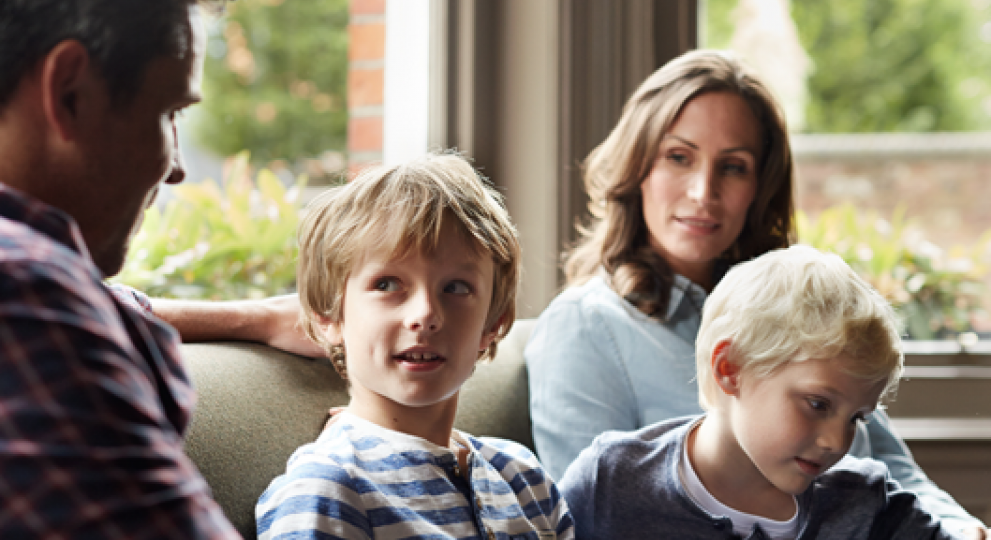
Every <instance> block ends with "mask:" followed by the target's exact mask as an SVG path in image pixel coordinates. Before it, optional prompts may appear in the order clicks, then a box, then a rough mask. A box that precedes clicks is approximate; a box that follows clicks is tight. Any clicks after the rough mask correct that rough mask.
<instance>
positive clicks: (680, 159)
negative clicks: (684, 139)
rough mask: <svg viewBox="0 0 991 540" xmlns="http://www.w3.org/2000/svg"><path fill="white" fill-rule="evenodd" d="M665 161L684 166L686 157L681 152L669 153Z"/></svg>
mask: <svg viewBox="0 0 991 540" xmlns="http://www.w3.org/2000/svg"><path fill="white" fill-rule="evenodd" d="M667 159H668V161H670V162H672V163H675V164H677V165H685V164H687V163H688V156H687V155H685V154H683V153H681V152H671V153H669V154H668V155H667Z"/></svg>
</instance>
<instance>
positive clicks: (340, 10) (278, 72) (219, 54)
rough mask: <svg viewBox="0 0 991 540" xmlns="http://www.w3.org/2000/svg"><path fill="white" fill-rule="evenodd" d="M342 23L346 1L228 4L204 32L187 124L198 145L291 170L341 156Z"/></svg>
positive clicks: (344, 119)
mask: <svg viewBox="0 0 991 540" xmlns="http://www.w3.org/2000/svg"><path fill="white" fill-rule="evenodd" d="M348 20H349V12H348V1H347V0H300V1H289V2H287V1H285V0H238V1H237V2H231V3H229V4H228V5H227V13H226V14H225V15H224V17H222V18H221V19H219V20H218V21H216V23H215V24H213V25H211V26H210V27H209V28H210V41H209V46H208V49H207V53H208V54H207V58H206V69H205V70H204V78H203V94H204V96H205V99H204V100H203V104H202V105H200V106H199V107H197V108H196V109H197V110H196V111H195V113H193V114H192V117H191V119H192V121H193V127H194V134H195V138H196V140H197V142H198V143H199V144H200V145H202V146H203V147H204V148H208V149H210V150H211V151H213V152H214V153H216V154H218V155H221V156H227V155H232V154H233V153H235V152H238V151H240V150H242V149H246V150H249V151H250V152H251V157H252V159H253V160H254V162H255V163H256V164H261V163H269V162H271V161H275V160H284V161H285V162H286V163H287V164H288V165H289V167H291V168H293V169H294V170H306V169H303V168H302V166H303V165H304V162H307V163H310V164H313V165H316V164H321V163H323V161H324V160H325V159H327V158H328V156H331V157H333V156H336V155H337V154H338V153H339V152H342V151H343V150H344V148H345V143H346V140H347V118H348V113H347V104H346V94H347V73H348V32H347V25H348ZM331 161H336V160H335V159H331ZM336 166H338V165H332V168H333V167H336ZM308 172H311V174H313V171H308ZM335 172H337V171H336V170H330V171H325V173H326V174H332V173H335Z"/></svg>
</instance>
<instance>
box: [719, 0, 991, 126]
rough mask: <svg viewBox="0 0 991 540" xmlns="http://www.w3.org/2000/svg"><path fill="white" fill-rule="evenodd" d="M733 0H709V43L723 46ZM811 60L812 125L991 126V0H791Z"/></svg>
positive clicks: (808, 121) (808, 118) (729, 33)
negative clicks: (990, 21)
mask: <svg viewBox="0 0 991 540" xmlns="http://www.w3.org/2000/svg"><path fill="white" fill-rule="evenodd" d="M738 4H739V0H705V13H704V18H705V19H704V23H703V28H704V29H705V31H704V38H703V39H704V41H705V46H706V47H712V48H727V47H728V46H729V44H730V42H731V39H732V37H733V34H734V30H735V16H736V10H737V9H738ZM790 5H791V17H792V20H793V21H794V23H795V26H796V28H797V30H798V35H799V39H800V41H801V45H802V47H803V48H804V49H805V52H806V53H807V54H808V55H809V57H810V59H811V60H812V73H811V75H810V77H809V79H808V81H807V90H808V93H809V99H808V103H807V106H806V108H805V126H804V129H803V131H807V132H809V133H866V132H891V131H903V132H922V131H970V130H986V129H991V114H988V112H989V110H991V107H989V104H991V99H989V98H991V47H989V46H988V43H989V42H991V25H989V24H988V23H987V22H986V21H987V20H988V17H989V15H991V2H988V1H986V0H828V1H823V0H790Z"/></svg>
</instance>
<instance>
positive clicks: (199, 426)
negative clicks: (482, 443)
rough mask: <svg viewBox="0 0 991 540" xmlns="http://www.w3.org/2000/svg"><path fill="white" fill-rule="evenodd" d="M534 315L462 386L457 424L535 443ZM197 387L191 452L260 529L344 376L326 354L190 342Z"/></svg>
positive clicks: (247, 528)
mask: <svg viewBox="0 0 991 540" xmlns="http://www.w3.org/2000/svg"><path fill="white" fill-rule="evenodd" d="M533 324H534V320H532V319H528V320H520V321H517V322H516V324H514V325H513V328H512V330H511V331H510V333H509V335H508V336H506V338H505V339H504V340H503V341H502V342H500V344H499V349H498V354H497V356H496V358H495V359H494V360H493V361H492V362H489V363H485V364H481V365H479V366H478V368H477V369H476V370H475V374H474V375H472V377H471V379H469V380H468V382H467V383H466V384H465V386H464V388H463V389H462V391H461V397H460V401H459V405H458V409H459V410H458V416H457V418H456V419H455V427H457V428H459V429H462V430H464V431H467V432H468V433H471V434H473V435H488V436H495V437H503V438H507V439H512V440H515V441H518V442H520V443H522V444H524V445H526V446H528V447H529V448H531V449H532V448H533V439H532V437H531V433H530V413H529V392H528V389H527V376H526V364H525V362H524V361H523V347H524V346H525V345H526V341H527V338H528V337H529V336H530V331H531V330H532V329H533ZM182 355H183V360H184V362H185V363H186V368H187V370H188V371H189V373H190V376H191V377H192V379H193V383H194V385H195V386H196V389H197V393H198V395H199V401H198V404H197V407H196V412H195V413H194V415H193V421H192V424H191V426H190V429H189V433H188V437H187V439H186V452H187V454H189V456H190V458H192V460H193V462H194V463H195V464H196V466H197V467H198V468H199V470H200V472H201V473H202V474H203V477H204V478H206V481H207V482H208V483H209V484H210V487H211V488H212V489H213V496H214V498H215V499H216V500H217V502H218V503H219V504H220V506H221V508H223V510H224V513H225V514H226V515H227V517H228V519H230V520H231V522H232V523H233V524H234V526H235V527H236V528H237V530H238V531H240V532H241V534H242V535H243V536H244V538H245V539H247V540H252V539H254V538H255V537H256V534H255V520H254V506H255V501H256V500H257V499H258V496H259V495H261V493H262V492H263V491H264V490H265V488H266V487H268V484H269V482H271V480H272V479H273V478H275V477H276V476H278V475H279V474H281V473H283V472H284V471H285V466H286V460H287V459H288V458H289V456H290V455H291V454H292V452H293V451H294V450H295V449H296V448H297V447H299V446H300V445H302V444H305V443H307V442H310V441H313V440H314V439H315V438H316V437H317V435H318V434H319V433H320V430H321V429H322V427H323V424H324V422H325V420H326V419H327V409H328V408H330V407H333V406H342V405H346V404H347V402H348V393H347V386H346V383H345V382H344V381H343V380H342V379H341V378H340V377H339V376H338V375H337V373H336V372H335V371H334V368H333V367H332V366H331V365H330V362H329V361H327V360H324V359H311V358H304V357H300V356H295V355H292V354H287V353H284V352H281V351H277V350H274V349H271V348H269V347H266V346H264V345H260V344H255V343H246V342H224V343H200V344H184V345H183V346H182Z"/></svg>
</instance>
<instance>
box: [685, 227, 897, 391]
mask: <svg viewBox="0 0 991 540" xmlns="http://www.w3.org/2000/svg"><path fill="white" fill-rule="evenodd" d="M723 341H728V342H729V347H728V349H727V353H728V358H729V360H730V361H731V362H733V363H734V364H736V365H738V366H740V367H742V368H743V373H744V374H748V373H749V374H751V375H752V376H757V377H766V376H768V375H770V374H771V373H773V372H774V371H775V370H776V369H778V368H780V367H783V366H784V365H786V364H788V363H790V362H803V361H806V360H810V359H839V361H838V366H839V367H840V368H841V369H842V370H844V371H845V372H847V373H850V374H851V375H854V376H856V377H859V378H863V379H867V380H877V381H881V380H884V381H885V389H884V393H883V394H882V395H884V394H887V393H889V392H891V391H893V390H894V389H895V387H896V386H897V384H898V379H899V377H901V373H902V369H903V356H902V351H901V338H900V337H899V332H898V324H897V319H896V317H895V313H894V310H892V308H891V305H890V304H889V303H888V302H887V301H886V300H885V299H884V298H882V297H881V295H880V294H878V293H877V291H875V290H874V289H873V288H871V286H870V285H868V284H867V282H866V281H864V280H863V279H862V278H861V277H860V276H858V275H857V274H856V273H855V272H854V271H853V270H852V269H851V268H850V267H849V266H848V265H847V264H846V263H845V262H843V260H842V259H841V258H840V257H838V256H837V255H833V254H825V253H822V252H820V251H818V250H816V249H814V248H811V247H808V246H802V245H795V246H791V247H789V248H787V249H779V250H775V251H771V252H768V253H766V254H764V255H762V256H760V257H757V258H756V259H753V260H751V261H748V262H745V263H741V264H739V265H737V266H735V267H733V268H732V269H730V271H729V272H727V273H726V275H725V276H724V277H723V279H722V280H721V281H720V282H719V284H718V285H717V286H716V288H715V289H714V290H713V291H712V294H711V295H710V296H709V298H708V299H707V300H706V302H705V307H704V309H703V314H702V327H701V329H700V330H699V335H698V339H697V341H696V364H697V368H698V383H699V402H700V403H701V405H702V408H703V409H706V410H709V409H710V408H711V407H713V406H714V405H715V404H716V403H717V401H716V400H717V396H718V395H719V394H720V393H721V392H720V389H719V387H718V385H717V384H716V381H715V379H714V377H713V374H712V363H711V360H712V355H713V352H714V351H715V348H716V345H717V344H719V343H721V342H723Z"/></svg>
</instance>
